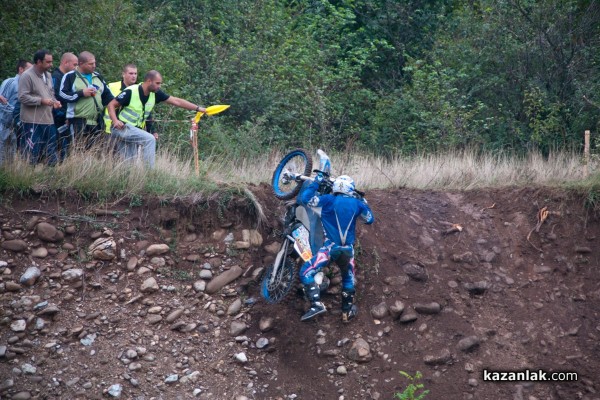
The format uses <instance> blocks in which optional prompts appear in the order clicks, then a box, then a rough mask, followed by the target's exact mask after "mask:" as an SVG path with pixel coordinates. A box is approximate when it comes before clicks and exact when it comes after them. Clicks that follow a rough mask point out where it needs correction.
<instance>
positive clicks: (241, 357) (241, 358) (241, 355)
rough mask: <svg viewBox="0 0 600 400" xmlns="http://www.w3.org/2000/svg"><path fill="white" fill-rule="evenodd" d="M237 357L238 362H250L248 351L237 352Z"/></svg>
mask: <svg viewBox="0 0 600 400" xmlns="http://www.w3.org/2000/svg"><path fill="white" fill-rule="evenodd" d="M235 359H236V361H237V362H239V363H242V364H245V363H247V362H248V357H247V356H246V353H237V354H236V355H235Z"/></svg>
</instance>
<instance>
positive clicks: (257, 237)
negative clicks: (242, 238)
mask: <svg viewBox="0 0 600 400" xmlns="http://www.w3.org/2000/svg"><path fill="white" fill-rule="evenodd" d="M249 239H250V244H251V245H252V246H254V247H260V246H262V244H263V237H262V235H261V234H260V232H259V231H257V230H256V229H251V230H250V238H249Z"/></svg>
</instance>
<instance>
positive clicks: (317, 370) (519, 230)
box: [0, 186, 600, 400]
mask: <svg viewBox="0 0 600 400" xmlns="http://www.w3.org/2000/svg"><path fill="white" fill-rule="evenodd" d="M252 192H253V193H254V195H255V196H256V198H257V199H258V202H259V203H260V205H261V207H262V210H263V211H264V213H265V218H264V220H263V221H262V222H261V223H260V225H257V222H256V221H257V214H258V213H257V211H256V209H255V208H254V206H253V205H252V203H251V202H250V201H249V200H248V199H247V198H245V197H235V196H234V197H232V196H220V197H215V198H200V197H198V198H195V199H177V200H169V201H167V200H164V199H162V200H161V199H144V198H142V199H140V198H135V199H127V200H121V201H119V202H116V203H114V204H106V203H103V205H102V206H101V207H98V205H97V204H96V205H93V204H91V203H89V202H84V201H83V200H82V199H80V198H78V197H76V196H73V195H69V194H60V195H59V194H54V195H51V196H50V195H46V194H39V193H38V194H32V195H31V196H27V197H20V195H18V194H16V193H14V194H11V193H3V194H1V195H0V196H2V199H1V201H0V226H1V229H2V236H1V238H0V398H2V399H5V398H6V399H13V400H14V399H95V398H98V399H100V398H123V399H140V400H141V399H193V398H199V399H235V400H241V399H345V400H346V399H392V398H393V397H394V394H396V393H399V392H402V391H403V390H404V389H405V388H406V387H407V385H408V384H409V383H410V382H409V381H408V380H407V378H405V377H403V376H402V375H401V374H400V371H405V372H407V373H409V374H410V375H414V374H415V373H416V372H417V371H420V372H422V374H423V378H422V379H421V381H420V382H421V383H422V384H423V385H424V387H425V389H428V390H430V393H429V395H428V396H427V397H426V398H427V399H451V400H452V399H478V400H479V399H484V400H485V399H489V400H496V399H509V400H521V399H524V400H535V399H539V400H542V399H569V400H571V399H586V400H598V399H600V393H598V391H600V382H599V381H598V376H600V375H599V373H598V371H599V370H600V357H599V356H600V344H599V338H600V322H599V319H598V316H599V315H598V314H599V312H600V283H599V279H598V278H599V277H600V272H599V264H600V263H599V257H600V246H599V241H600V220H599V218H598V215H596V214H594V213H593V212H591V211H589V210H588V209H586V208H585V207H584V201H583V199H581V198H578V197H577V196H575V195H571V194H568V193H564V192H556V191H552V190H546V189H507V190H491V191H477V192H422V191H412V190H405V189H400V190H391V191H372V192H370V193H368V199H369V204H370V205H371V206H372V208H373V210H374V213H375V216H376V219H377V222H376V223H375V224H374V225H372V226H368V227H364V226H363V227H360V228H359V233H358V237H359V244H358V246H357V253H358V264H359V266H358V269H359V273H358V280H359V284H358V299H357V300H358V306H359V309H360V313H359V315H358V317H357V318H356V319H355V320H353V321H352V322H351V323H349V324H342V322H341V320H340V312H339V305H340V301H339V294H337V293H339V286H338V285H336V283H337V282H338V281H339V280H338V279H336V277H335V274H334V277H333V278H334V280H333V283H334V284H333V285H332V287H331V288H330V294H327V295H325V296H324V302H325V304H326V305H327V307H328V312H327V313H326V314H324V315H321V316H319V317H317V318H315V319H314V320H311V321H308V322H304V323H301V322H300V321H299V318H300V316H301V315H302V313H303V311H304V309H305V307H306V304H305V302H304V301H303V299H302V298H301V297H300V296H299V295H298V294H296V293H295V292H294V293H291V294H290V295H289V296H288V298H286V300H284V301H283V302H282V303H280V304H276V305H270V304H267V303H266V302H264V300H263V299H262V298H261V297H260V293H259V290H258V284H257V281H258V280H259V279H260V275H261V273H262V271H263V270H264V268H265V267H267V266H268V265H269V262H270V261H271V260H272V259H273V253H274V252H275V251H276V250H277V240H278V234H279V229H280V225H279V222H278V221H279V216H280V215H281V213H282V211H283V209H282V204H281V202H278V201H276V200H275V199H274V198H273V196H272V195H271V194H270V192H269V188H268V187H266V186H260V187H254V188H252ZM544 211H546V212H544ZM332 272H335V271H332ZM526 369H530V370H534V371H538V370H540V369H542V370H544V371H548V372H551V371H563V372H566V371H569V372H576V373H577V374H578V377H577V378H578V379H577V380H576V381H572V382H533V381H519V382H505V383H494V382H486V381H484V380H483V371H484V370H494V371H523V370H526Z"/></svg>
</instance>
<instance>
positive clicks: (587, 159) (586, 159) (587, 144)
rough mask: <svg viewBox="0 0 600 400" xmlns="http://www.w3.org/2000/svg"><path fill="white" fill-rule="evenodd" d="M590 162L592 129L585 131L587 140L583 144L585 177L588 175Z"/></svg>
mask: <svg viewBox="0 0 600 400" xmlns="http://www.w3.org/2000/svg"><path fill="white" fill-rule="evenodd" d="M589 162H590V131H585V142H584V146H583V178H584V179H587V177H588V164H589Z"/></svg>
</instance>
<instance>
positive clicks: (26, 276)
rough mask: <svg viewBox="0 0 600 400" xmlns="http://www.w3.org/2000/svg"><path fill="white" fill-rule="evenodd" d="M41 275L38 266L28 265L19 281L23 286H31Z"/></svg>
mask: <svg viewBox="0 0 600 400" xmlns="http://www.w3.org/2000/svg"><path fill="white" fill-rule="evenodd" d="M41 275H42V271H40V269H39V268H38V267H29V268H27V270H26V271H25V272H24V273H23V275H21V278H19V283H21V284H23V285H25V286H33V285H34V284H35V282H36V281H37V279H38V278H39V277H40V276H41Z"/></svg>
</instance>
